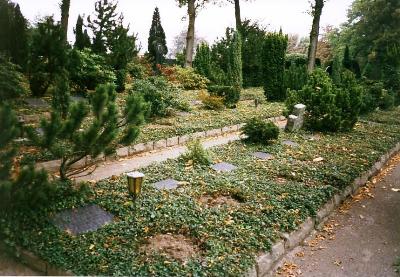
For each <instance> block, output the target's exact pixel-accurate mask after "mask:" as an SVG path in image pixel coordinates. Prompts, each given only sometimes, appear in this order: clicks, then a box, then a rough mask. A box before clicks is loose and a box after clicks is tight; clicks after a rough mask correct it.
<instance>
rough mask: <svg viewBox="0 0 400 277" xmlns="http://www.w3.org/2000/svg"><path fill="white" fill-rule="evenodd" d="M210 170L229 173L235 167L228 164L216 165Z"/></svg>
mask: <svg viewBox="0 0 400 277" xmlns="http://www.w3.org/2000/svg"><path fill="white" fill-rule="evenodd" d="M211 168H212V169H214V170H215V171H219V172H230V171H232V170H235V169H236V168H237V167H236V166H234V165H233V164H230V163H218V164H214V165H213V166H211Z"/></svg>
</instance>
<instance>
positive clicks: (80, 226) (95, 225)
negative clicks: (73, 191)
mask: <svg viewBox="0 0 400 277" xmlns="http://www.w3.org/2000/svg"><path fill="white" fill-rule="evenodd" d="M282 144H283V145H287V146H290V147H297V146H298V144H297V143H295V142H293V141H289V140H285V141H283V142H282ZM252 155H253V156H254V157H255V158H258V159H261V160H271V159H273V155H271V154H269V153H265V152H255V153H253V154H252ZM211 168H212V169H213V170H215V171H217V172H231V171H233V170H235V169H237V166H235V165H233V164H230V163H226V162H221V163H217V164H214V165H212V166H211ZM179 184H180V182H179V181H177V180H174V179H166V180H162V181H159V182H157V183H154V184H153V186H154V187H155V188H156V189H158V190H173V189H176V188H178V187H179ZM113 220H114V215H112V214H111V213H109V212H107V211H105V210H103V209H102V208H101V207H99V206H98V205H87V206H84V207H80V208H77V209H70V210H65V211H62V212H60V213H58V214H56V215H55V216H54V217H53V223H54V224H55V225H56V226H57V227H58V228H59V229H61V230H63V231H66V232H68V233H70V234H72V235H79V234H83V233H86V232H92V231H96V230H98V229H99V228H101V227H103V226H104V225H106V224H109V223H111V222H112V221H113Z"/></svg>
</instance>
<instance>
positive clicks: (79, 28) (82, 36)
mask: <svg viewBox="0 0 400 277" xmlns="http://www.w3.org/2000/svg"><path fill="white" fill-rule="evenodd" d="M74 33H75V44H74V47H76V48H77V49H79V50H83V49H84V48H89V47H90V46H91V43H90V37H89V35H88V33H87V30H85V31H83V18H82V17H81V16H80V15H79V16H78V20H77V21H76V26H75V29H74Z"/></svg>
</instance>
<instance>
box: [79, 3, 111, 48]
mask: <svg viewBox="0 0 400 277" xmlns="http://www.w3.org/2000/svg"><path fill="white" fill-rule="evenodd" d="M116 9H117V3H116V2H114V1H112V0H98V1H97V2H96V4H95V14H94V17H95V18H94V19H92V18H91V17H90V16H88V18H87V21H88V27H89V28H90V29H91V30H92V32H93V35H94V38H93V44H92V49H93V51H94V52H95V53H97V54H106V53H107V48H108V46H107V37H109V36H110V33H112V32H113V30H114V28H115V26H116V25H117V20H118V14H117V13H116Z"/></svg>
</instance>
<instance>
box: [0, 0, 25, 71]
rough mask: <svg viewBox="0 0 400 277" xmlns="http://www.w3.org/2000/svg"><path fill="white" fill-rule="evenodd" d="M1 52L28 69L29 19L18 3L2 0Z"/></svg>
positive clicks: (0, 22)
mask: <svg viewBox="0 0 400 277" xmlns="http://www.w3.org/2000/svg"><path fill="white" fill-rule="evenodd" d="M0 26H1V28H0V52H2V53H3V54H5V55H6V56H8V57H10V58H11V62H13V63H15V64H17V65H19V66H20V67H21V68H22V69H24V70H25V69H26V63H27V61H28V52H29V49H28V21H27V20H26V19H25V17H24V16H23V15H22V13H21V10H20V7H19V5H18V4H14V3H12V2H10V1H9V0H0Z"/></svg>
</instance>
